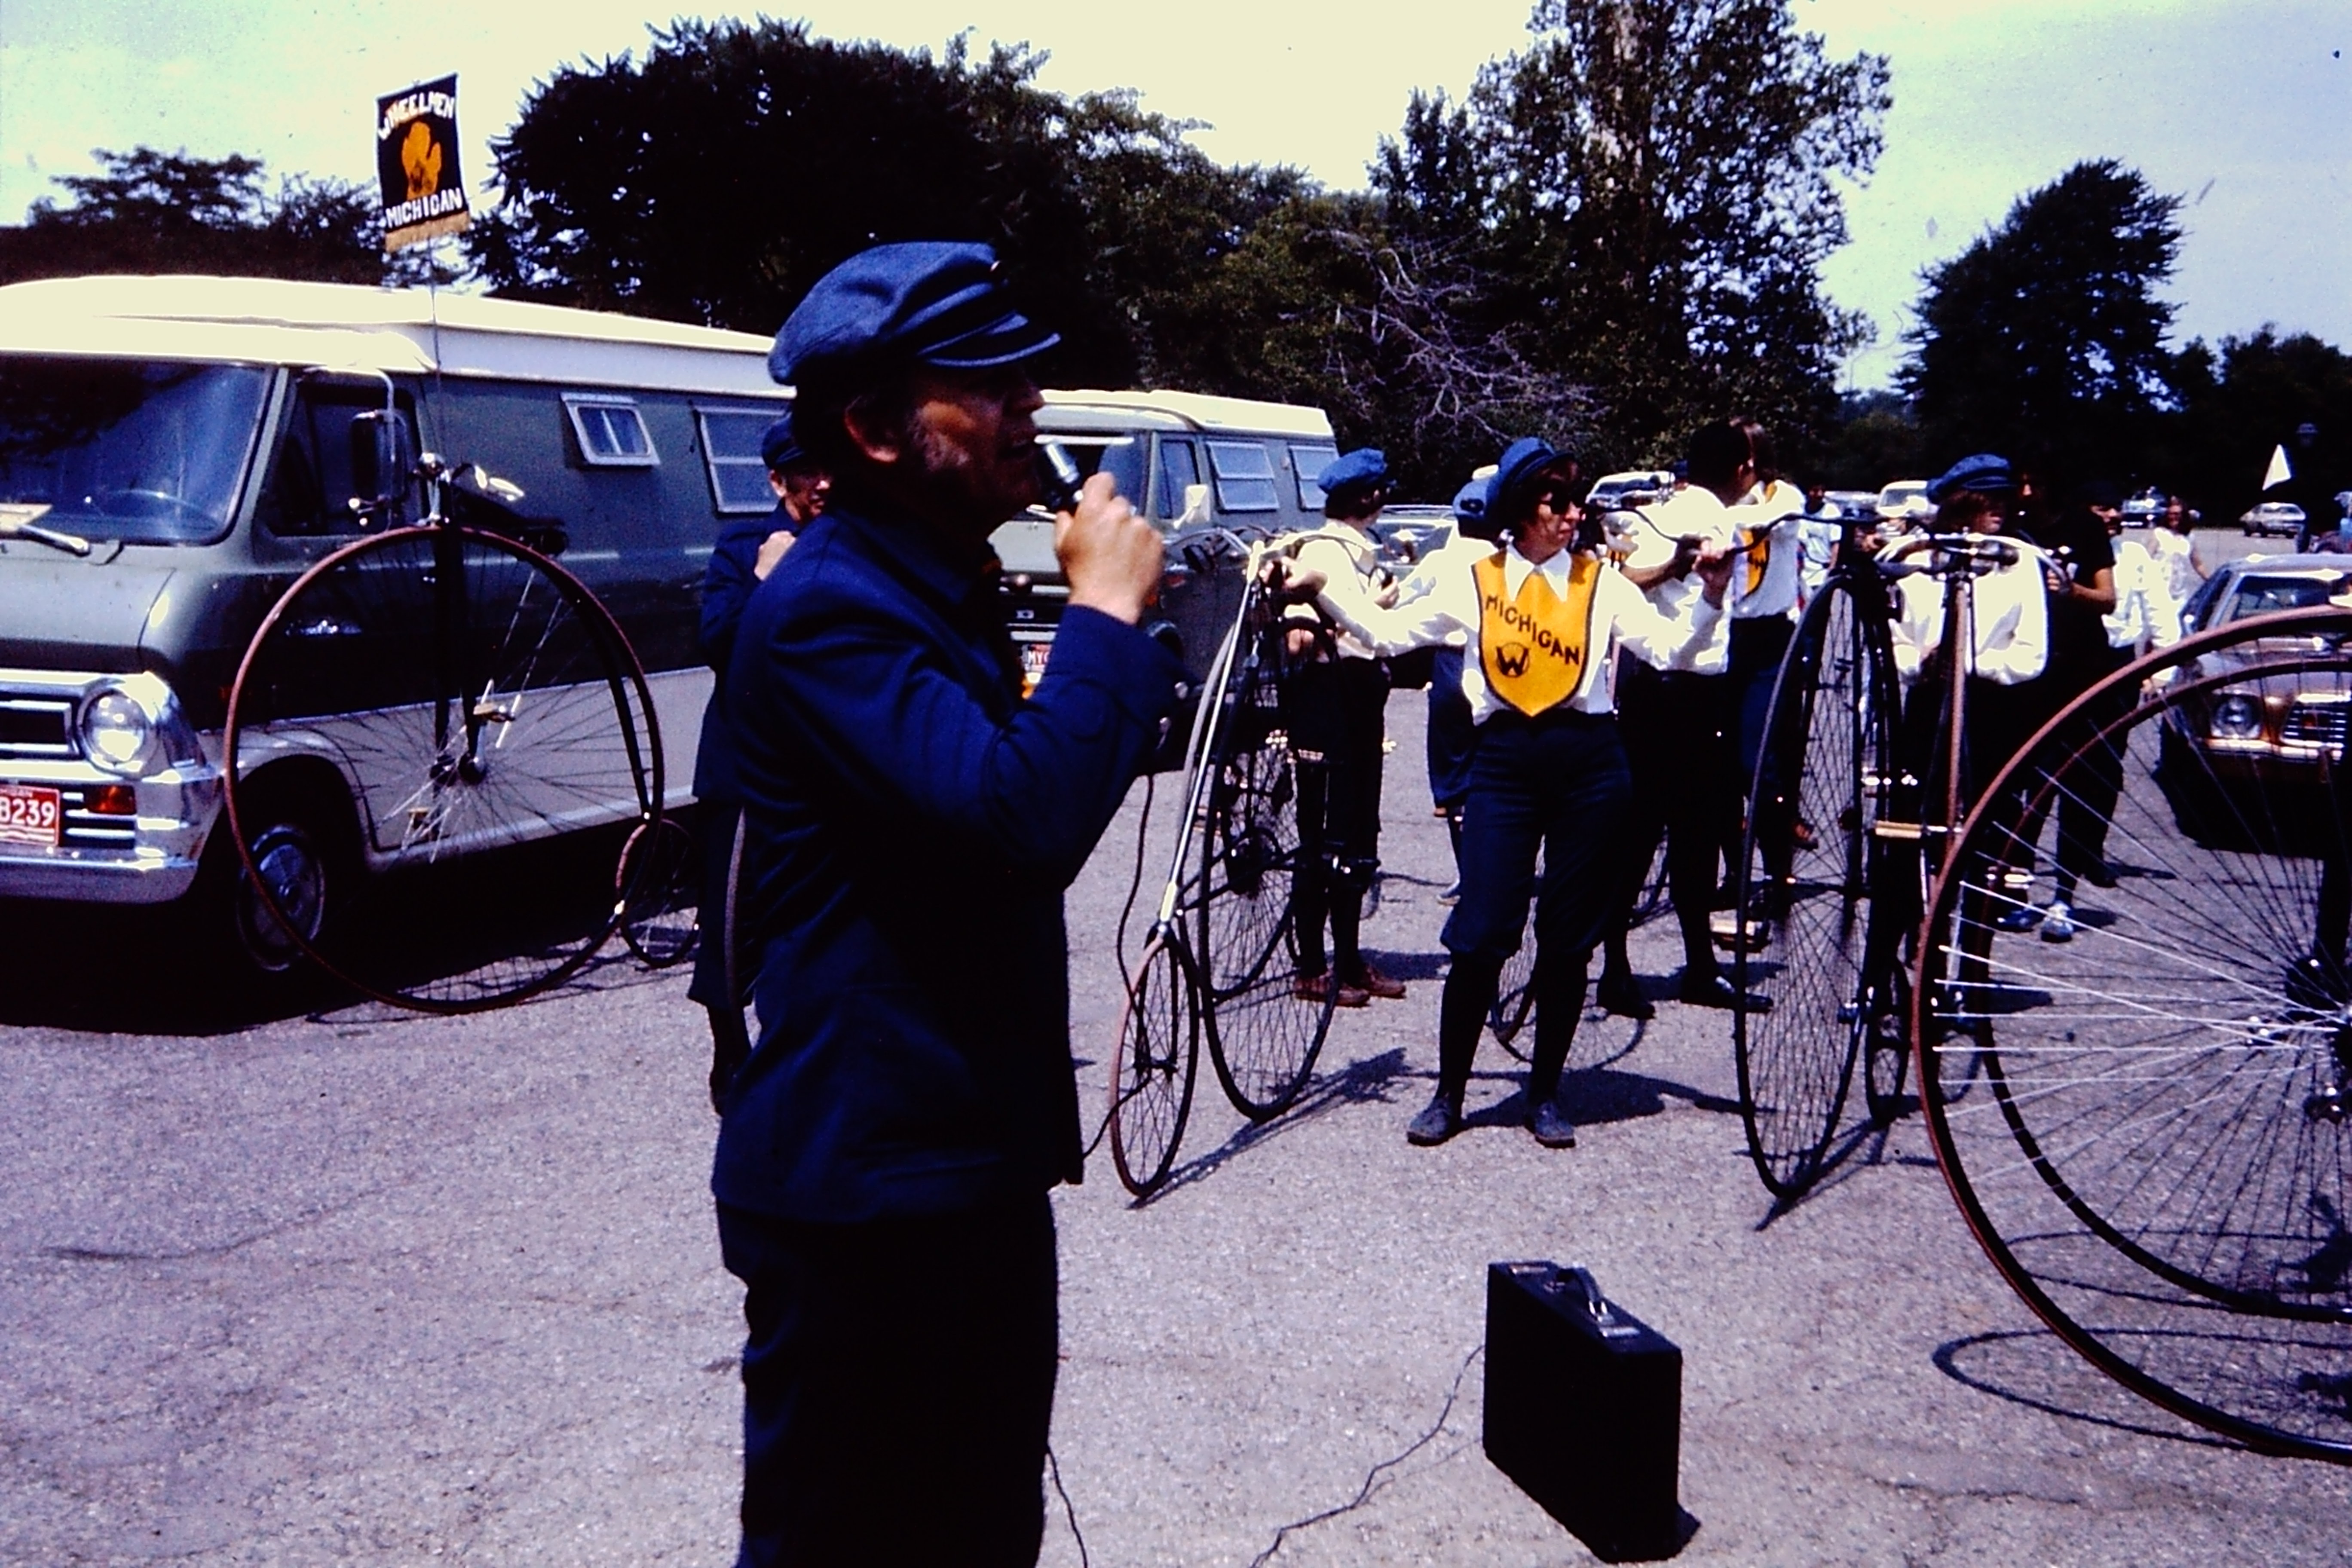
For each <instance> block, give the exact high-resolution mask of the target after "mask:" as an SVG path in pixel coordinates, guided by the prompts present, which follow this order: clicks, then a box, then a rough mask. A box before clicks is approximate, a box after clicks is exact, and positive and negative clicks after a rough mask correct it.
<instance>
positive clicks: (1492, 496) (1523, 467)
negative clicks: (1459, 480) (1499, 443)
mask: <svg viewBox="0 0 2352 1568" xmlns="http://www.w3.org/2000/svg"><path fill="white" fill-rule="evenodd" d="M1568 460H1569V458H1568V454H1567V453H1565V452H1562V451H1559V449H1557V448H1555V447H1552V446H1550V445H1549V443H1547V442H1544V441H1541V440H1538V438H1536V437H1533V436H1522V437H1519V438H1518V439H1517V440H1516V441H1514V442H1512V443H1511V444H1510V445H1509V446H1507V447H1504V448H1503V455H1502V456H1501V457H1500V458H1496V460H1495V477H1494V478H1493V479H1488V480H1487V481H1486V515H1487V516H1488V517H1492V518H1498V519H1499V518H1507V517H1512V516H1515V515H1516V514H1515V513H1514V511H1513V510H1512V504H1513V503H1514V502H1515V501H1517V500H1518V499H1519V496H1520V493H1521V492H1522V491H1524V490H1525V489H1527V488H1528V486H1529V485H1530V484H1532V483H1533V482H1534V481H1535V479H1536V477H1537V476H1538V475H1539V474H1541V473H1542V472H1543V471H1544V470H1545V469H1546V468H1552V467H1554V466H1556V465H1558V464H1560V463H1565V462H1567V461H1568Z"/></svg>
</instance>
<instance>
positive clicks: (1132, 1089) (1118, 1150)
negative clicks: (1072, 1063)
mask: <svg viewBox="0 0 2352 1568" xmlns="http://www.w3.org/2000/svg"><path fill="white" fill-rule="evenodd" d="M1200 1055H1201V994H1200V984H1199V982H1198V980H1197V979H1196V977H1195V976H1194V973H1193V970H1192V955H1191V954H1190V953H1188V952H1185V951H1184V942H1183V938H1182V937H1181V935H1179V934H1178V933H1177V932H1175V931H1171V930H1164V929H1163V930H1161V931H1156V932H1154V933H1153V934H1152V938H1151V941H1150V943H1149V944H1147V945H1146V946H1145V948H1144V950H1143V962H1142V963H1139V964H1138V965H1137V966H1136V971H1135V979H1134V981H1133V982H1132V983H1131V984H1129V986H1128V992H1127V1005H1126V1008H1125V1009H1124V1010H1123V1011H1122V1012H1121V1013H1120V1015H1119V1021H1118V1058H1117V1059H1116V1061H1115V1063H1114V1065H1113V1068H1112V1070H1111V1077H1110V1153H1111V1159H1112V1161H1113V1163H1116V1164H1117V1165H1118V1179H1119V1181H1120V1182H1121V1183H1123V1184H1125V1185H1126V1187H1127V1190H1128V1191H1129V1192H1130V1193H1133V1194H1135V1195H1136V1196H1137V1197H1146V1196H1149V1195H1150V1194H1151V1192H1152V1191H1153V1190H1154V1189H1155V1188H1157V1187H1158V1186H1159V1185H1160V1183H1162V1182H1164V1181H1166V1180H1167V1179H1168V1167H1169V1165H1170V1164H1171V1163H1173V1162H1174V1160H1175V1158H1176V1145H1177V1144H1178V1142H1181V1140H1182V1138H1183V1136H1184V1121H1185V1119H1186V1118H1187V1117H1189V1116H1190V1115H1191V1114H1192V1078H1193V1074H1194V1073H1195V1071H1197V1070H1198V1068H1199V1064H1200Z"/></svg>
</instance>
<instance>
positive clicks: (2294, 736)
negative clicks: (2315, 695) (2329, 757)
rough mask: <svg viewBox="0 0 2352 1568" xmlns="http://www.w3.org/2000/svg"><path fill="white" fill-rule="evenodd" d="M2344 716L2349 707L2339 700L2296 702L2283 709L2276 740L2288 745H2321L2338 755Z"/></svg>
mask: <svg viewBox="0 0 2352 1568" xmlns="http://www.w3.org/2000/svg"><path fill="white" fill-rule="evenodd" d="M2347 717H2352V708H2347V705H2346V704H2344V703H2341V702H2297V703H2295V704H2294V706H2293V707H2292V708H2289V709H2288V710H2287V712H2286V722H2285V723H2284V725H2282V726H2281V727H2280V730H2279V739H2280V740H2281V741H2283V742H2285V743H2286V744H2288V745H2290V746H2325V747H2326V748H2327V749H2328V750H2329V751H2331V752H2336V754H2337V755H2339V756H2340V755H2342V754H2343V751H2344V737H2345V731H2346V727H2347V726H2346V721H2347Z"/></svg>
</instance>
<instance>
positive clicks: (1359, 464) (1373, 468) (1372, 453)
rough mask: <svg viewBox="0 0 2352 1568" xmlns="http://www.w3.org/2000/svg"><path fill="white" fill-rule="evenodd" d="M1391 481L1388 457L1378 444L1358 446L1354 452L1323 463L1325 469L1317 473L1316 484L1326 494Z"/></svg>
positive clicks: (1334, 493) (1341, 454)
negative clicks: (1374, 445)
mask: <svg viewBox="0 0 2352 1568" xmlns="http://www.w3.org/2000/svg"><path fill="white" fill-rule="evenodd" d="M1388 482H1389V460H1388V458H1387V456H1386V455H1385V454H1384V453H1382V452H1381V449H1380V448H1379V447H1357V448H1356V449H1355V450H1354V451H1352V452H1342V453H1340V454H1339V457H1338V458H1337V459H1335V460H1334V461H1331V462H1328V463H1326V464H1324V465H1323V471H1322V472H1321V473H1319V474H1318V475H1316V476H1315V483H1316V485H1317V486H1318V488H1319V489H1321V490H1322V491H1323V493H1324V494H1325V495H1327V496H1329V495H1337V494H1339V492H1340V491H1341V490H1345V489H1366V488H1367V487H1369V486H1372V485H1384V484H1386V483H1388Z"/></svg>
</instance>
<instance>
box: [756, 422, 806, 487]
mask: <svg viewBox="0 0 2352 1568" xmlns="http://www.w3.org/2000/svg"><path fill="white" fill-rule="evenodd" d="M760 456H761V458H762V459H764V460H765V461H766V463H767V465H768V467H769V468H772V469H774V470H775V471H776V472H778V473H782V472H783V470H784V469H786V468H792V467H793V465H795V464H800V463H806V462H807V461H808V460H809V455H808V454H807V453H806V452H804V451H803V450H802V449H801V444H800V441H799V439H798V438H797V437H794V436H793V416H791V415H789V414H787V415H785V416H783V417H782V419H779V420H777V421H776V422H775V423H774V424H773V425H771V426H768V428H767V431H766V433H765V434H764V435H762V436H761V437H760Z"/></svg>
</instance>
